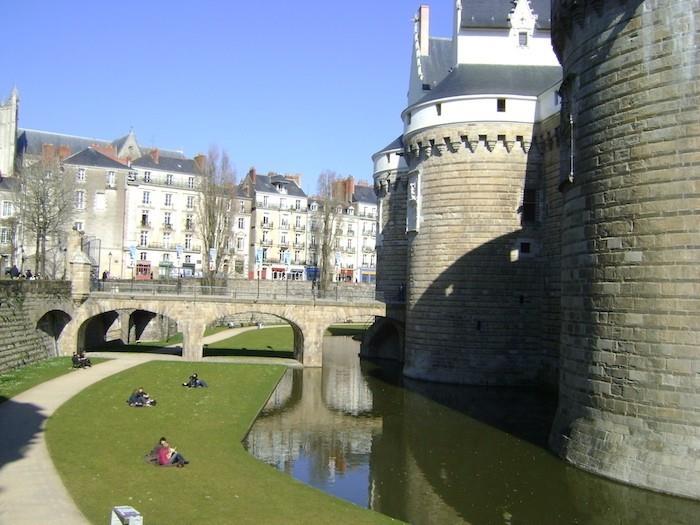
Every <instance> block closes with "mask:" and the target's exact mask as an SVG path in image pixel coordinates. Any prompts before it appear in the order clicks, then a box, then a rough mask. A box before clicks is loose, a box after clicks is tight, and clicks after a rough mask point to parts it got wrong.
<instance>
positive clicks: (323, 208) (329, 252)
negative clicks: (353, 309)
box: [316, 170, 341, 294]
mask: <svg viewBox="0 0 700 525" xmlns="http://www.w3.org/2000/svg"><path fill="white" fill-rule="evenodd" d="M337 181H338V174H337V173H336V172H334V171H330V170H325V171H323V172H321V174H320V175H319V176H318V199H317V200H318V204H319V211H318V213H319V217H318V219H319V221H318V223H317V227H316V230H317V233H318V236H319V237H318V241H319V244H320V247H321V254H320V258H319V261H318V262H319V270H320V273H321V276H320V279H319V283H318V287H319V292H320V293H321V294H324V293H325V292H327V291H328V290H329V289H330V287H331V284H332V283H333V276H334V275H335V251H336V239H337V238H338V226H339V224H338V207H339V206H340V205H341V203H340V202H339V201H338V200H337V199H336V198H335V195H334V193H335V192H334V186H335V184H336V182H337Z"/></svg>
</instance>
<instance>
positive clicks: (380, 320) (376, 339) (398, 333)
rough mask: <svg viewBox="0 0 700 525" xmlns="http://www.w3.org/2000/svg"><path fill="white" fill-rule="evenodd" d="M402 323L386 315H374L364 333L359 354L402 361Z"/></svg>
mask: <svg viewBox="0 0 700 525" xmlns="http://www.w3.org/2000/svg"><path fill="white" fill-rule="evenodd" d="M403 339H404V325H403V323H401V322H400V321H396V320H395V319H391V318H388V317H376V318H375V321H374V323H373V324H372V326H370V328H369V330H367V332H366V333H365V337H364V338H363V340H362V345H361V347H360V355H361V356H362V357H367V358H376V359H392V360H394V361H399V362H401V363H403V361H404V344H403V343H404V341H403Z"/></svg>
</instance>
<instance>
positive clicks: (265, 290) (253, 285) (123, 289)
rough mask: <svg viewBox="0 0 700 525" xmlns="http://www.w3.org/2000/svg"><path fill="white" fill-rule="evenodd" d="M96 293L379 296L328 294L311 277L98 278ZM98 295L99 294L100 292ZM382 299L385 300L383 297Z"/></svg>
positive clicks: (351, 289) (346, 287)
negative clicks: (216, 281)
mask: <svg viewBox="0 0 700 525" xmlns="http://www.w3.org/2000/svg"><path fill="white" fill-rule="evenodd" d="M91 293H92V294H99V293H107V294H110V295H113V296H122V295H130V296H145V295H151V296H158V297H167V296H175V297H180V298H183V297H187V298H196V299H198V300H199V299H200V298H204V299H206V298H209V297H225V298H227V299H229V300H230V299H233V300H235V301H239V300H240V301H245V300H252V301H286V302H289V301H297V300H307V301H311V302H328V301H330V302H335V303H343V304H348V303H353V304H366V303H374V302H376V301H377V300H378V299H381V298H380V297H377V295H376V292H375V288H374V285H367V284H353V283H336V284H335V285H334V286H333V287H332V288H331V289H330V290H328V291H327V292H326V293H325V294H323V295H321V294H320V293H319V292H318V290H317V289H316V288H315V287H313V286H312V285H311V283H310V282H308V281H237V280H236V281H233V280H232V281H229V282H228V283H226V285H223V286H208V285H205V284H203V283H201V282H200V281H199V280H194V279H183V280H176V281H150V280H149V281H127V280H123V281H111V280H110V281H96V282H94V283H93V286H92V292H91ZM96 296H97V295H96ZM380 302H383V301H381V300H380Z"/></svg>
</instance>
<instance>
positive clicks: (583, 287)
mask: <svg viewBox="0 0 700 525" xmlns="http://www.w3.org/2000/svg"><path fill="white" fill-rule="evenodd" d="M552 14H553V21H554V23H553V42H554V47H555V50H556V52H557V55H558V56H559V59H560V60H561V63H562V65H563V69H564V82H563V86H562V95H563V97H564V100H563V108H562V121H563V122H564V124H567V123H568V126H567V125H564V126H562V131H563V133H562V135H563V140H562V156H561V158H562V162H561V165H562V171H563V177H562V180H563V182H564V185H563V188H562V189H563V192H562V196H563V199H564V208H563V214H562V226H561V227H562V244H561V249H562V258H561V264H562V297H561V305H562V337H561V355H562V358H561V381H560V386H559V393H560V394H559V396H560V401H559V410H558V414H557V418H556V421H555V424H554V428H553V431H552V436H551V439H552V444H553V446H554V448H555V449H556V450H558V451H559V452H560V453H561V454H562V455H563V456H564V457H565V458H566V459H568V460H569V461H571V462H573V463H575V464H576V465H579V466H581V467H583V468H585V469H586V470H590V471H592V472H596V473H599V474H602V475H604V476H608V477H612V478H615V479H619V480H623V481H626V482H628V483H632V484H635V485H640V486H643V487H647V488H652V489H655V490H659V491H663V492H671V493H674V494H682V495H685V496H690V497H695V498H700V463H699V462H698V460H697V459H696V458H697V457H698V454H699V453H700V264H699V263H700V243H699V242H698V240H699V239H700V178H699V177H698V171H697V166H696V164H697V160H698V156H699V153H698V151H700V104H699V102H700V97H699V95H700V82H699V79H700V63H699V60H700V57H699V55H698V49H697V46H698V43H699V42H698V33H697V27H698V23H700V2H698V1H697V0H694V1H691V0H686V1H683V0H655V1H650V0H648V1H640V0H635V1H632V0H628V1H618V0H611V1H608V2H595V1H584V2H571V1H564V0H560V1H555V2H553V13H552ZM572 146H573V147H572Z"/></svg>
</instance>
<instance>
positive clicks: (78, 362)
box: [71, 352, 90, 368]
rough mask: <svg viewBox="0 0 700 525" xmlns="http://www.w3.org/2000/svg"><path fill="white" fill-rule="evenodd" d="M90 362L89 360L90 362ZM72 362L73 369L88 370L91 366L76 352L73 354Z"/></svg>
mask: <svg viewBox="0 0 700 525" xmlns="http://www.w3.org/2000/svg"><path fill="white" fill-rule="evenodd" d="M89 361H90V360H89V359H88V362H89ZM71 362H72V363H73V368H87V367H88V366H90V365H89V364H86V363H85V361H83V360H82V359H80V356H79V355H78V354H77V353H75V352H73V357H71Z"/></svg>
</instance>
